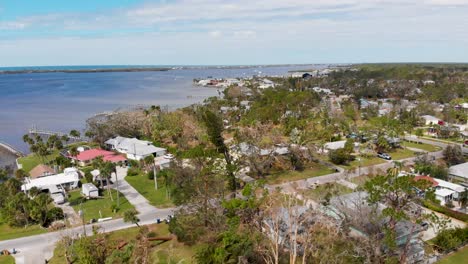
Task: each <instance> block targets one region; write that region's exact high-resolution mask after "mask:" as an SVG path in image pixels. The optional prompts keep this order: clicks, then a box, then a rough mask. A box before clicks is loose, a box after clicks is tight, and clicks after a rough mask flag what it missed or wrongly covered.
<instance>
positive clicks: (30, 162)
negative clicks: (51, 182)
mask: <svg viewBox="0 0 468 264" xmlns="http://www.w3.org/2000/svg"><path fill="white" fill-rule="evenodd" d="M59 155H60V154H59V152H58V150H53V151H52V152H51V153H50V154H49V155H47V156H45V157H40V156H38V155H36V154H29V155H28V156H26V157H21V158H19V159H18V162H19V163H20V164H21V165H23V170H24V171H25V172H29V171H30V170H32V169H33V168H34V167H36V166H37V165H39V164H43V163H48V162H50V161H52V160H54V159H55V158H57V157H58V156H59Z"/></svg>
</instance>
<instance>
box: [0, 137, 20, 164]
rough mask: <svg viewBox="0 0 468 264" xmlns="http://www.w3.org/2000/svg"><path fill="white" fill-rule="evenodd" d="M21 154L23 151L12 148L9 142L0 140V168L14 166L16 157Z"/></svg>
mask: <svg viewBox="0 0 468 264" xmlns="http://www.w3.org/2000/svg"><path fill="white" fill-rule="evenodd" d="M21 156H23V153H21V152H20V151H18V150H16V149H14V148H13V147H11V146H10V145H9V144H6V143H4V142H0V168H3V167H7V166H9V167H13V168H16V159H17V158H19V157H21Z"/></svg>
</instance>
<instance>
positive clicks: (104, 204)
mask: <svg viewBox="0 0 468 264" xmlns="http://www.w3.org/2000/svg"><path fill="white" fill-rule="evenodd" d="M111 193H112V197H113V199H114V201H111V199H110V196H109V192H108V191H107V190H104V191H103V193H102V194H103V195H104V198H100V199H90V200H86V199H83V198H82V197H81V193H80V191H79V190H77V191H73V192H70V193H69V195H70V197H69V198H68V200H69V202H70V205H71V206H72V207H73V209H75V211H76V212H78V211H79V210H80V208H82V210H83V211H84V216H85V221H89V220H90V219H92V218H94V219H98V218H101V215H102V218H106V217H112V218H114V219H115V218H120V217H122V216H123V213H124V212H125V211H126V210H128V209H131V208H133V205H131V204H130V203H129V202H128V200H127V199H126V198H125V196H123V195H122V194H120V208H119V210H118V211H117V212H116V213H114V212H112V205H113V204H115V205H117V191H116V190H111ZM81 201H83V203H82V204H81V205H80V202H81ZM99 211H101V214H99Z"/></svg>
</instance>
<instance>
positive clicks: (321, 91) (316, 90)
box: [312, 87, 334, 95]
mask: <svg viewBox="0 0 468 264" xmlns="http://www.w3.org/2000/svg"><path fill="white" fill-rule="evenodd" d="M312 90H313V91H314V92H316V93H319V94H320V93H324V94H326V95H332V94H334V93H333V92H332V91H331V90H330V89H327V88H320V87H314V88H312Z"/></svg>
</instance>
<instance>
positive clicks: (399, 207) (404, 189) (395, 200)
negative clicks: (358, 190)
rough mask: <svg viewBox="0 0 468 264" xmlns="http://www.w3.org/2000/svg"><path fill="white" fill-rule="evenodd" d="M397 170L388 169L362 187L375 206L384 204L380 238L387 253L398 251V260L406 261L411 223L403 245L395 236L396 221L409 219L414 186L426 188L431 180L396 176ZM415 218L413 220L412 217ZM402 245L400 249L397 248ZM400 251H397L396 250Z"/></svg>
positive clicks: (414, 194) (411, 235)
mask: <svg viewBox="0 0 468 264" xmlns="http://www.w3.org/2000/svg"><path fill="white" fill-rule="evenodd" d="M398 174H399V169H398V168H393V169H389V170H388V173H387V175H379V176H375V177H373V178H372V179H370V180H369V181H367V182H366V183H365V185H364V190H365V191H367V193H368V198H367V200H368V202H369V203H370V204H372V205H375V206H378V204H379V203H383V204H385V205H386V206H387V207H386V208H385V209H383V210H382V212H381V214H382V217H384V219H385V221H384V223H385V224H384V226H382V227H381V228H382V230H383V234H384V237H383V239H384V240H383V241H384V244H385V245H386V247H387V248H388V249H389V250H390V255H392V254H397V255H398V258H399V261H400V263H405V262H406V259H407V254H408V248H409V247H408V245H409V243H411V240H412V238H413V232H414V230H413V229H414V226H415V225H413V227H412V228H410V230H407V231H409V236H408V238H407V239H406V241H404V243H403V245H401V244H400V245H399V244H398V242H397V240H396V237H397V232H398V231H397V223H398V222H400V221H408V220H410V219H411V215H410V214H409V213H408V212H410V211H411V205H412V202H413V199H414V198H413V197H416V193H415V187H416V188H418V189H420V190H425V189H427V188H428V187H429V185H430V183H429V182H427V181H415V180H414V177H412V176H401V177H398ZM415 221H416V220H415ZM399 246H400V247H402V249H401V251H399V250H397V247H399ZM398 252H399V253H398Z"/></svg>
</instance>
